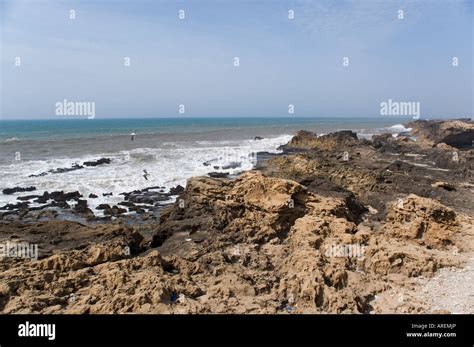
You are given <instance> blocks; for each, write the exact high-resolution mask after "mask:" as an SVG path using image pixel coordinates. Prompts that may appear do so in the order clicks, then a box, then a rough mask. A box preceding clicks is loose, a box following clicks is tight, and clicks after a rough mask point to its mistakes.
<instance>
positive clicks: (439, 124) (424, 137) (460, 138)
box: [408, 119, 474, 148]
mask: <svg viewBox="0 0 474 347" xmlns="http://www.w3.org/2000/svg"><path fill="white" fill-rule="evenodd" d="M408 126H409V127H410V128H412V131H411V132H412V134H413V135H415V136H416V137H417V139H418V140H419V141H425V142H427V143H430V144H434V145H436V144H439V143H445V144H447V145H449V146H451V147H456V148H472V146H473V141H474V122H472V121H471V120H470V119H455V120H449V121H444V120H418V121H415V122H411V123H409V124H408Z"/></svg>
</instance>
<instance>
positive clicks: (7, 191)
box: [2, 187, 36, 195]
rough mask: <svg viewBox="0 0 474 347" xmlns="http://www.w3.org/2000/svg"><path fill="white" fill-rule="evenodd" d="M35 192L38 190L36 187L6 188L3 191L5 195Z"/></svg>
mask: <svg viewBox="0 0 474 347" xmlns="http://www.w3.org/2000/svg"><path fill="white" fill-rule="evenodd" d="M33 190H36V187H24V188H22V187H14V188H6V189H4V190H2V193H3V194H7V195H9V194H13V193H20V192H31V191H33Z"/></svg>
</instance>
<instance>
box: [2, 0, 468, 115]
mask: <svg viewBox="0 0 474 347" xmlns="http://www.w3.org/2000/svg"><path fill="white" fill-rule="evenodd" d="M0 4H1V5H0V13H1V17H0V21H1V38H0V42H1V85H0V88H1V90H0V92H1V110H0V111H1V113H0V116H1V117H2V118H55V117H58V116H55V103H56V102H58V101H62V100H63V99H67V100H70V101H90V102H95V107H96V117H97V118H106V117H174V116H176V117H179V116H180V115H179V114H178V105H179V104H184V105H185V110H186V113H185V116H188V117H193V116H285V115H288V105H289V104H294V106H295V114H294V115H295V116H380V115H379V114H380V103H381V102H382V101H386V100H388V99H392V100H396V101H414V102H420V104H421V115H422V117H428V116H456V117H459V116H472V115H473V101H472V100H473V68H472V58H473V43H472V41H473V12H474V11H473V8H474V5H473V4H474V1H472V0H467V1H457V0H451V1H448V0H446V1H436V0H424V1H415V0H410V1H389V0H381V1H376V0H363V1H344V0H333V1H315V0H314V1H284V0H279V1H273V0H259V1H238V0H234V1H224V0H220V1H219V0H213V1H206V0H200V1H194V0H193V1H191V0H187V1H171V0H169V1H144V0H133V1H132V0H130V1H114V0H112V1H106V0H102V1H99V0H86V1H84V0H83V1H22V0H15V1H9V0H0ZM180 9H183V10H184V11H185V19H184V20H180V19H179V17H178V15H179V12H178V11H179V10H180ZM70 10H74V11H75V15H76V18H75V19H73V20H72V19H70V18H69V17H70ZM289 10H294V16H295V18H294V19H292V20H290V19H289V18H288V11H289ZM399 10H403V11H404V13H403V14H404V19H398V15H399V12H398V11H399ZM16 57H20V58H21V66H15V58H16ZM125 57H130V63H131V65H130V66H129V67H126V66H124V58H125ZM234 57H239V59H240V66H239V67H235V66H234ZM344 57H348V58H349V66H346V67H345V66H343V58H344ZM453 57H457V58H458V60H459V66H457V67H453V65H452V59H453Z"/></svg>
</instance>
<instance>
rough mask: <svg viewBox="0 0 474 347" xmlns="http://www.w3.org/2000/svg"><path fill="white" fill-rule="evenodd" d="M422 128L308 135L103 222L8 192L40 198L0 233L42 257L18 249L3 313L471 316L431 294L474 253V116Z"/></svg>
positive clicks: (3, 223)
mask: <svg viewBox="0 0 474 347" xmlns="http://www.w3.org/2000/svg"><path fill="white" fill-rule="evenodd" d="M406 126H407V127H409V128H411V129H412V132H411V135H412V136H414V137H416V141H414V140H413V139H412V137H411V136H398V137H393V136H392V135H391V134H383V135H379V136H375V137H374V138H373V139H372V140H365V139H358V137H357V135H356V134H355V133H354V132H352V131H341V132H336V133H332V134H328V135H324V136H317V135H316V134H314V133H311V132H308V131H300V132H298V133H297V134H296V135H295V136H294V137H293V139H292V140H291V141H290V142H289V143H288V144H286V145H284V146H282V147H281V150H282V153H281V154H277V155H275V154H268V153H259V154H258V162H257V166H256V169H255V170H252V171H248V172H244V173H242V174H241V175H239V176H238V177H236V178H229V177H226V175H223V174H219V173H217V174H216V173H212V172H211V173H210V174H209V175H208V176H210V177H208V176H202V177H194V178H191V179H189V180H188V182H187V184H186V187H185V188H183V187H181V186H178V187H175V188H172V189H171V190H169V191H167V192H166V191H165V190H164V189H163V187H148V188H145V189H142V190H139V191H133V192H124V193H123V194H122V195H123V197H124V200H123V202H121V203H118V204H117V205H112V206H110V205H99V206H98V209H99V210H101V211H103V216H102V217H97V216H96V215H95V214H94V213H93V211H91V210H90V209H89V207H88V201H87V199H94V196H88V197H87V198H85V197H83V196H81V194H80V193H79V192H77V191H76V192H45V193H43V194H42V195H37V194H34V191H35V187H5V189H7V193H5V191H4V193H5V194H15V193H17V192H20V191H28V192H30V191H31V192H32V193H31V195H28V196H23V197H19V198H18V203H16V204H10V205H6V206H3V207H2V208H0V210H2V212H1V213H0V243H3V244H4V243H7V242H17V243H20V242H27V243H34V244H37V245H38V250H39V257H38V260H30V259H21V258H13V257H5V258H4V259H3V260H2V262H1V265H0V266H1V267H0V312H2V313H126V312H140V313H287V314H288V313H433V312H434V313H436V312H455V311H453V310H454V309H450V307H449V306H443V305H441V304H440V303H436V304H433V302H430V300H429V298H428V296H427V295H420V293H421V292H422V291H423V288H424V287H423V286H426V288H432V287H433V285H432V282H429V281H430V279H431V278H433V276H436V275H437V273H438V271H439V270H440V269H443V268H450V267H458V268H462V267H463V266H464V264H466V263H467V262H469V261H470V260H471V259H472V257H473V255H474V228H473V219H472V218H473V217H474V216H473V212H472V211H474V199H473V196H474V182H473V176H472V172H473V164H474V151H473V149H472V141H473V140H474V123H473V122H472V121H470V120H466V119H461V120H451V121H415V122H411V123H409V124H406ZM469 144H470V145H469ZM102 159H107V158H102ZM102 159H100V161H98V162H91V163H87V164H86V163H83V165H78V166H77V167H72V168H67V169H74V170H79V169H82V168H83V166H84V165H86V166H94V165H107V160H102ZM203 165H205V164H203ZM208 165H210V164H209V163H208ZM56 171H57V170H56ZM56 171H54V172H50V173H46V174H54V173H59V172H60V171H58V172H56ZM170 198H175V199H174V200H175V202H173V203H171V204H166V203H165V204H163V203H164V202H166V201H168V200H169V199H170ZM38 204H41V205H39V206H36V205H38ZM99 207H100V208H99ZM65 216H66V217H67V218H66V217H65ZM460 285H461V286H462V284H460ZM460 290H462V288H461V289H460ZM471 300H472V299H471ZM466 307H469V305H467V306H466ZM471 307H472V306H471ZM465 313H472V312H465Z"/></svg>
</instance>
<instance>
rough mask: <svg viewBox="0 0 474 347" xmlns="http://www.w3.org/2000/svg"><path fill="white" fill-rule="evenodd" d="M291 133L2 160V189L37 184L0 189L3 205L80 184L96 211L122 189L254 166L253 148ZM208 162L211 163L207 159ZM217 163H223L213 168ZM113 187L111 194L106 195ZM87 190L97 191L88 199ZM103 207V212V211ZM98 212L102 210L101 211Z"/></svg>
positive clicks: (266, 147)
mask: <svg viewBox="0 0 474 347" xmlns="http://www.w3.org/2000/svg"><path fill="white" fill-rule="evenodd" d="M290 139H291V135H282V136H278V137H274V138H265V139H262V140H257V141H256V140H253V139H250V140H243V141H234V142H232V141H222V142H220V141H216V142H212V141H206V143H205V144H204V143H202V141H200V142H201V143H199V144H198V143H192V142H187V143H173V144H174V145H175V146H176V148H169V147H170V146H166V147H164V148H138V149H133V150H130V151H119V152H116V153H101V154H99V155H94V156H83V157H77V158H69V159H67V158H66V159H48V160H29V161H17V162H13V163H12V164H9V165H2V166H0V175H1V176H2V184H1V187H0V188H1V189H4V188H10V187H15V186H20V187H27V186H35V187H36V188H37V190H36V191H33V192H23V193H16V194H12V195H4V194H0V206H3V205H4V204H7V203H17V202H18V200H17V199H16V198H17V197H18V196H24V195H32V194H34V195H41V194H43V192H44V191H49V192H52V191H57V190H63V191H64V192H72V191H76V190H78V191H79V192H80V193H81V194H82V195H83V196H84V198H86V199H87V200H88V203H89V207H90V208H91V209H92V210H93V211H94V212H98V211H97V210H95V207H97V206H98V205H99V204H101V203H108V204H116V203H118V202H120V201H122V200H123V196H122V195H119V194H120V193H123V192H130V191H132V190H136V189H143V188H146V187H150V186H163V187H165V191H168V189H169V188H171V187H174V186H176V185H178V184H180V185H182V186H185V184H186V180H187V179H188V178H190V177H192V176H198V175H205V174H207V173H208V172H211V171H218V172H228V173H230V174H235V173H238V172H240V171H244V170H249V169H252V168H253V166H254V161H253V157H252V156H251V154H252V153H256V152H260V151H268V152H277V151H276V148H277V147H278V146H279V145H282V144H285V143H287V142H288V141H289V140H290ZM101 157H107V158H110V159H112V162H111V164H104V165H99V166H95V167H84V168H83V169H79V170H75V171H70V172H65V173H58V174H51V173H49V174H47V175H45V176H41V177H28V176H29V175H32V174H39V173H42V172H46V171H48V170H51V169H57V168H66V167H71V166H72V165H73V164H75V163H82V162H84V161H90V160H97V159H99V158H101ZM205 162H209V163H210V165H209V166H205V165H204V164H203V163H205ZM235 162H238V163H239V164H240V166H239V167H237V168H232V169H226V170H224V169H222V166H225V165H229V164H231V163H235ZM214 166H219V169H215V168H214ZM143 170H147V172H148V173H149V176H148V180H146V179H145V178H144V177H143ZM105 193H113V196H105V197H104V196H102V194H105ZM89 194H96V195H98V196H99V197H98V198H96V199H89V198H88V196H89ZM99 213H100V212H99ZM99 213H98V214H99Z"/></svg>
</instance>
